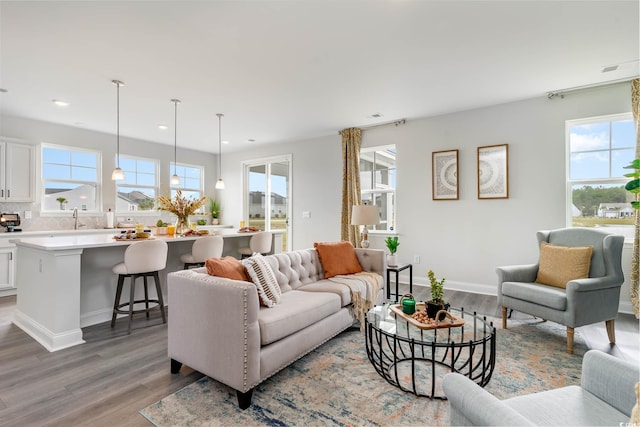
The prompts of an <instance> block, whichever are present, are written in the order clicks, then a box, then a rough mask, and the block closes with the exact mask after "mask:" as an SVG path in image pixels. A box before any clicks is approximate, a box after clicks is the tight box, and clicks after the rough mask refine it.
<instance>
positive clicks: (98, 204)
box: [39, 142, 102, 216]
mask: <svg viewBox="0 0 640 427" xmlns="http://www.w3.org/2000/svg"><path fill="white" fill-rule="evenodd" d="M39 148H40V150H39V151H40V153H39V157H40V173H39V175H40V184H39V195H40V215H41V216H68V215H69V212H66V211H60V210H46V209H45V208H44V200H45V199H46V194H45V191H46V185H45V183H46V182H61V183H73V184H88V185H94V186H95V192H96V200H95V204H96V206H95V209H91V210H86V211H85V210H82V207H81V206H77V207H78V208H79V209H80V210H81V211H82V212H83V213H91V214H97V213H101V212H102V152H100V151H97V150H89V149H85V148H78V147H72V146H68V145H58V144H50V143H47V142H42V143H40V147H39ZM45 148H51V149H56V150H63V151H69V152H72V153H74V152H75V153H90V154H93V155H95V156H96V180H95V181H83V180H72V179H69V180H67V179H47V178H45V177H44V165H45V163H48V162H45V158H44V153H43V151H44V149H45ZM73 207H75V206H73ZM73 207H72V208H73Z"/></svg>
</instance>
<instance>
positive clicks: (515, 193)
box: [221, 84, 631, 311]
mask: <svg viewBox="0 0 640 427" xmlns="http://www.w3.org/2000/svg"><path fill="white" fill-rule="evenodd" d="M630 92H631V91H630V87H629V85H628V84H621V85H616V86H611V87H608V88H598V89H592V90H589V91H583V92H576V93H572V94H567V95H566V96H565V97H564V98H563V99H561V98H555V99H551V100H550V99H547V97H546V96H545V95H544V94H542V95H541V96H540V97H539V98H535V99H528V100H523V101H520V102H514V103H510V104H505V105H498V106H493V107H488V108H481V109H477V110H472V111H466V112H461V113H453V114H448V115H443V116H439V117H431V118H422V119H412V118H408V120H407V123H406V124H405V125H401V126H398V127H395V126H385V127H378V128H372V129H368V130H365V131H364V132H363V146H377V145H385V144H390V143H394V144H396V145H397V151H398V155H397V168H398V176H397V201H398V206H397V215H398V219H397V231H398V233H399V236H400V242H401V244H400V248H399V252H398V254H399V259H400V261H402V262H412V261H413V259H414V255H418V256H419V257H420V260H421V262H420V264H416V265H414V282H415V283H422V284H426V283H428V282H427V279H426V273H427V271H428V270H429V269H433V270H434V272H436V275H437V276H438V277H446V278H447V286H448V287H449V288H451V289H461V290H469V291H473V292H478V293H488V294H495V288H496V274H495V268H496V267H497V266H500V265H509V264H524V263H532V262H535V261H536V259H537V254H538V249H537V246H536V238H535V233H536V231H538V230H543V229H553V228H560V227H564V226H565V225H566V216H565V209H566V186H565V179H566V176H565V169H566V167H565V161H566V160H565V121H566V120H569V119H577V118H584V117H592V116H599V115H606V114H614V113H622V112H629V111H631V101H630ZM425 102H428V100H425ZM494 144H509V198H508V199H504V200H478V199H477V165H476V161H477V147H478V146H484V145H494ZM340 146H341V142H340V136H339V135H338V134H337V129H336V134H335V135H331V136H327V137H324V138H317V139H313V140H308V141H301V142H298V143H291V144H279V145H274V146H270V147H264V148H258V149H255V150H252V151H247V152H242V153H232V154H225V155H223V163H224V165H223V174H224V178H225V182H226V183H227V189H226V190H224V195H221V197H222V200H223V208H224V210H225V213H224V218H225V222H229V221H232V222H237V221H239V219H240V217H241V202H242V199H241V198H240V196H239V194H240V193H241V191H240V190H241V170H240V163H241V161H243V160H248V159H256V158H260V157H268V156H274V155H281V154H293V167H294V168H293V249H300V248H306V247H310V246H312V245H313V242H314V241H331V240H338V239H339V238H340V224H339V223H340V203H341V179H342V165H341V154H340ZM450 149H458V150H460V153H459V174H460V177H459V188H460V199H459V200H456V201H433V200H432V195H431V153H432V152H433V151H440V150H450ZM302 211H310V212H311V217H310V218H305V219H303V218H302ZM371 239H372V244H373V245H374V246H375V247H378V248H383V244H382V237H375V236H374V237H372V238H371ZM627 249H628V248H627ZM627 249H625V257H629V256H630V251H629V250H627ZM624 264H625V265H627V264H628V260H626V259H625V261H624ZM625 274H626V275H627V276H628V271H626V272H625ZM622 292H623V295H622V298H621V301H622V304H621V309H622V310H624V311H629V310H630V304H629V296H628V285H625V287H624V288H623V291H622Z"/></svg>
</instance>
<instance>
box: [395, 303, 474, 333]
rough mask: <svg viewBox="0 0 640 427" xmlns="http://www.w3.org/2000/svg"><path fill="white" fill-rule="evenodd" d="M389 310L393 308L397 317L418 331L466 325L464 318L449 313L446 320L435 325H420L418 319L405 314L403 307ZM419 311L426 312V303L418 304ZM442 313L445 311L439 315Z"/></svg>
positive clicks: (396, 306)
mask: <svg viewBox="0 0 640 427" xmlns="http://www.w3.org/2000/svg"><path fill="white" fill-rule="evenodd" d="M389 308H391V311H392V312H393V313H394V314H395V315H396V317H398V316H400V317H402V318H403V319H405V320H406V321H407V322H409V323H411V324H412V325H413V326H415V327H416V328H418V329H443V328H456V327H459V326H462V325H464V319H463V318H462V317H458V316H455V315H453V314H451V313H449V312H448V311H447V312H445V313H446V314H447V317H445V319H444V320H440V321H435V322H434V323H420V322H418V321H417V320H416V319H414V318H413V317H411V315H410V314H406V313H403V312H402V305H400V304H396V305H391V306H390V307H389ZM419 310H426V307H425V303H423V302H419V303H417V304H416V311H419ZM441 312H444V310H441V311H439V312H438V314H439V313H441ZM436 317H438V316H436Z"/></svg>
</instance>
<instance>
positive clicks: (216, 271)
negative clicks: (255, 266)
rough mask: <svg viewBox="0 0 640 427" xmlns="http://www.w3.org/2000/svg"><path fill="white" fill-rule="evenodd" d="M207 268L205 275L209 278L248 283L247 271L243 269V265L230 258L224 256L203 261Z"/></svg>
mask: <svg viewBox="0 0 640 427" xmlns="http://www.w3.org/2000/svg"><path fill="white" fill-rule="evenodd" d="M204 264H205V266H206V267H207V273H209V274H210V275H211V276H218V277H224V278H226V279H233V280H242V281H245V282H250V281H251V279H249V276H247V271H246V270H245V269H244V265H242V263H241V262H240V261H239V260H237V259H235V258H234V257H232V256H226V257H224V258H207V259H206V260H205V261H204Z"/></svg>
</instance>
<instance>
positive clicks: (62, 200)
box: [56, 197, 67, 211]
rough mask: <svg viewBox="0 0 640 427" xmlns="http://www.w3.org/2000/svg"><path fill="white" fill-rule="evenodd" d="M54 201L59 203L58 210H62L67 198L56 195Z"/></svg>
mask: <svg viewBox="0 0 640 427" xmlns="http://www.w3.org/2000/svg"><path fill="white" fill-rule="evenodd" d="M56 201H57V202H58V203H60V210H61V211H63V210H64V205H65V203H67V199H65V198H64V197H58V198H57V199H56Z"/></svg>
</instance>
